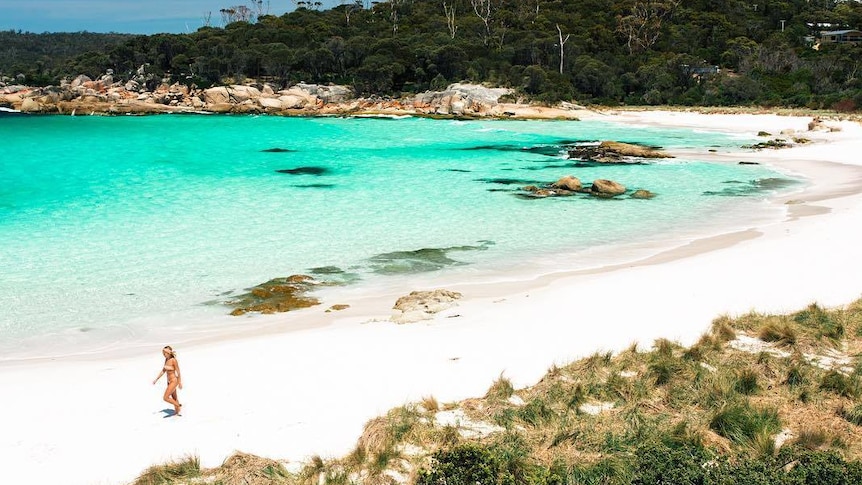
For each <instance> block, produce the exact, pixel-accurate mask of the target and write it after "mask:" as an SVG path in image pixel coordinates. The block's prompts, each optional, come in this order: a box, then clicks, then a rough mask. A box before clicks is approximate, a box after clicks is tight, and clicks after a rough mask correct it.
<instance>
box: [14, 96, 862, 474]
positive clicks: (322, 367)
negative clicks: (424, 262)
mask: <svg viewBox="0 0 862 485" xmlns="http://www.w3.org/2000/svg"><path fill="white" fill-rule="evenodd" d="M589 116H596V117H601V119H603V120H608V121H619V122H621V123H629V124H633V125H662V126H684V127H696V128H699V129H704V130H721V131H726V132H741V133H748V134H756V133H757V132H758V131H761V130H765V131H768V132H770V133H773V134H775V135H778V133H780V132H781V131H782V130H787V129H791V130H794V131H795V132H796V134H795V135H794V136H799V137H805V138H808V139H810V140H812V143H810V144H804V145H798V146H795V147H793V148H788V149H782V150H762V151H757V152H752V153H750V154H749V155H747V158H748V159H749V160H752V161H757V162H760V163H765V164H771V165H773V166H775V167H777V168H779V169H781V170H785V171H788V172H792V173H793V174H796V175H801V176H804V177H805V178H806V179H808V181H809V182H810V183H809V185H808V186H807V187H806V188H805V190H804V191H801V192H798V193H794V194H792V195H790V196H785V197H783V198H781V199H779V200H776V201H774V203H775V204H779V205H782V206H783V207H786V208H787V209H788V210H787V216H786V217H785V219H784V220H783V221H781V222H777V223H771V224H767V225H764V226H763V227H751V228H745V229H743V230H740V231H738V232H735V233H730V234H723V235H713V236H711V237H705V238H702V239H699V240H694V241H689V240H680V241H679V247H678V248H675V249H672V250H669V251H663V252H661V253H659V254H654V255H652V256H650V257H648V258H646V259H640V260H633V261H628V262H623V263H621V264H616V265H613V266H609V267H605V268H596V269H591V270H588V271H580V272H570V273H558V274H551V275H544V276H541V277H535V276H533V277H531V278H529V279H526V280H521V279H519V278H518V277H517V275H513V276H512V279H511V281H508V282H506V283H498V284H493V285H491V284H469V283H460V284H456V285H453V286H451V287H449V286H447V289H450V290H455V291H459V292H461V293H462V294H463V295H464V298H463V300H462V301H461V302H460V304H459V306H457V307H455V308H451V309H449V310H445V311H443V312H441V313H440V314H438V315H437V317H436V318H434V319H432V320H426V321H422V322H417V323H412V324H405V325H396V324H394V323H392V322H389V321H387V318H388V317H389V316H390V315H391V313H392V310H391V307H392V305H393V303H394V302H395V299H396V298H397V297H398V296H401V295H405V294H407V293H409V292H410V291H412V290H424V289H430V288H403V289H402V290H403V291H400V292H399V294H397V295H380V296H379V297H376V298H372V299H366V300H365V301H359V302H352V301H344V302H338V303H347V304H350V305H351V308H349V309H347V310H344V311H342V312H332V313H324V310H325V309H326V308H325V307H326V305H324V306H323V307H318V308H313V309H309V310H307V311H304V316H303V317H302V322H303V324H302V325H299V327H300V328H299V329H296V326H294V327H292V328H294V330H291V331H284V330H283V329H282V328H280V327H281V325H279V324H278V321H279V319H280V318H285V317H271V319H272V321H273V322H275V323H273V324H271V325H269V326H268V328H267V329H265V330H262V331H260V332H257V333H256V334H255V335H244V336H232V337H225V338H220V339H211V340H209V341H206V342H197V343H187V344H182V343H177V342H165V343H166V344H172V345H174V348H175V349H176V350H177V351H178V354H177V357H178V359H179V362H180V365H181V368H182V375H183V383H184V389H182V390H181V391H180V400H181V402H183V403H184V408H183V409H184V411H183V416H181V417H169V413H168V412H167V409H168V408H169V407H170V406H168V405H167V403H164V402H162V400H161V395H162V392H163V389H164V387H163V386H164V380H163V381H161V382H159V383H158V384H157V385H156V386H153V385H152V379H153V378H155V376H156V375H157V374H158V372H159V370H160V368H161V365H162V357H161V352H160V350H161V349H160V348H159V347H156V348H152V349H148V350H147V353H146V354H138V353H134V355H125V356H123V355H117V354H116V353H107V354H94V355H78V356H70V357H66V358H55V359H50V360H22V361H11V362H10V361H6V362H3V363H0V390H2V394H3V395H2V399H0V403H2V404H0V410H2V412H0V457H2V458H0V483H10V484H12V483H21V484H24V483H26V484H67V485H78V484H80V485H85V484H86V485H89V484H119V483H129V482H131V481H132V480H134V478H135V477H136V476H137V475H138V474H139V473H140V472H142V471H143V470H144V469H145V468H147V467H148V466H150V465H154V464H159V463H162V462H165V461H168V460H171V459H178V458H182V457H184V456H186V455H198V456H199V457H200V459H201V465H202V466H204V467H212V466H217V465H219V464H220V463H221V462H222V461H223V460H224V459H225V458H227V457H228V456H229V455H231V454H232V453H233V452H234V451H243V452H247V453H253V454H257V455H262V456H266V457H269V458H274V459H279V460H286V461H290V462H300V461H303V460H305V459H307V458H309V457H311V456H313V455H316V454H318V455H321V456H324V457H326V456H340V455H343V454H346V453H348V452H349V451H350V450H351V449H352V447H353V445H354V444H355V442H356V439H357V438H358V437H359V435H360V433H361V432H362V429H363V425H364V424H365V423H366V422H367V421H368V420H369V419H371V418H373V417H375V416H377V415H379V414H382V413H385V412H386V411H387V410H389V409H390V408H392V407H395V406H399V405H402V404H405V403H407V402H410V401H415V400H419V399H421V398H422V397H424V396H434V397H435V398H436V399H437V400H438V401H440V402H441V403H442V402H447V401H453V400H458V399H463V398H467V397H471V396H480V395H483V394H484V393H485V391H486V390H487V389H488V387H489V386H490V385H491V383H492V382H493V381H494V380H495V379H496V378H497V377H499V376H500V375H501V373H502V374H503V375H505V376H506V377H508V378H509V379H511V380H512V382H513V383H514V384H515V386H516V387H520V386H527V385H531V384H533V383H535V382H536V381H537V380H538V379H539V378H540V377H541V376H542V374H544V372H545V371H547V369H548V368H549V367H551V366H552V365H553V364H555V363H564V362H569V361H571V360H574V359H576V358H578V357H581V356H584V355H587V354H591V353H593V352H595V351H597V350H619V349H622V348H625V347H627V346H628V345H629V344H631V343H632V342H639V343H641V344H642V345H643V346H644V347H648V346H649V345H650V344H651V343H652V342H653V340H654V339H656V338H659V337H667V338H670V339H676V340H679V341H680V342H682V343H686V344H688V343H692V342H693V341H694V340H696V339H697V338H698V337H699V336H700V335H701V334H702V333H703V332H705V331H706V330H707V329H708V327H709V325H710V323H711V321H712V320H713V319H714V318H715V317H717V316H719V315H721V314H724V313H729V314H739V313H744V312H748V311H750V310H757V311H762V312H786V311H793V310H796V309H799V308H801V307H803V306H805V305H807V304H809V303H811V302H815V301H816V302H818V303H820V304H822V305H825V306H836V305H843V304H847V303H849V302H851V301H853V300H855V299H857V298H859V297H860V296H862V276H860V275H862V259H860V258H859V257H858V252H859V248H862V225H860V221H862V156H860V155H862V125H860V124H859V123H855V122H849V121H844V122H838V121H827V122H826V123H827V124H828V125H830V126H834V127H840V128H841V130H840V131H835V132H828V131H817V132H809V131H808V123H809V121H811V118H810V117H786V116H776V115H741V114H737V115H718V114H710V115H707V114H697V113H690V112H659V111H639V112H634V111H626V112H619V113H614V112H609V113H605V114H598V113H593V114H590V115H589ZM698 156H702V157H709V158H710V159H715V160H726V161H727V162H728V163H736V162H737V161H738V160H741V159H742V158H741V157H740V155H738V154H736V155H733V156H729V155H728V154H723V153H707V152H704V153H700V154H698Z"/></svg>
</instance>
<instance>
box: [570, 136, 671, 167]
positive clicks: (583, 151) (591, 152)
mask: <svg viewBox="0 0 862 485" xmlns="http://www.w3.org/2000/svg"><path fill="white" fill-rule="evenodd" d="M569 158H570V159H577V160H581V161H584V162H593V163H599V164H615V163H624V164H631V163H642V162H641V161H640V160H638V159H642V158H673V156H672V155H669V154H667V153H665V152H663V151H660V150H658V149H656V148H652V147H646V146H643V145H635V144H632V143H623V142H619V141H603V142H601V143H599V144H598V145H580V146H576V147H573V148H571V149H569Z"/></svg>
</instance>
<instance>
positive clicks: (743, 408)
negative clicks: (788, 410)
mask: <svg viewBox="0 0 862 485" xmlns="http://www.w3.org/2000/svg"><path fill="white" fill-rule="evenodd" d="M780 427H781V421H780V419H779V418H778V411H777V410H776V409H775V408H770V407H763V408H756V407H753V406H751V405H750V404H749V403H747V402H738V403H732V404H729V405H727V406H725V407H724V408H722V409H721V410H719V411H718V412H717V413H716V414H715V415H714V416H713V417H712V420H710V422H709V428H710V429H712V430H713V431H715V432H716V433H718V434H719V435H721V436H724V437H725V438H728V439H730V440H731V441H734V442H736V443H738V444H742V445H751V444H754V442H755V441H756V440H757V439H760V438H758V436H759V435H761V434H764V433H767V434H769V435H772V434H774V433H776V432H778V430H779V429H780Z"/></svg>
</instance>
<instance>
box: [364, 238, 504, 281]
mask: <svg viewBox="0 0 862 485" xmlns="http://www.w3.org/2000/svg"><path fill="white" fill-rule="evenodd" d="M493 244H494V243H493V242H492V241H480V242H479V244H478V245H476V246H452V247H448V248H422V249H417V250H414V251H394V252H391V253H383V254H378V255H377V256H373V257H371V258H369V259H368V261H369V262H370V263H371V269H372V271H373V272H375V273H377V274H384V275H393V274H413V273H424V272H428V271H436V270H439V269H443V268H446V267H450V266H460V265H463V264H466V263H464V262H462V261H458V260H455V259H452V258H451V257H449V253H451V252H456V251H484V250H486V249H488V247H489V246H491V245H493Z"/></svg>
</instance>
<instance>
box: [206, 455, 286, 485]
mask: <svg viewBox="0 0 862 485" xmlns="http://www.w3.org/2000/svg"><path fill="white" fill-rule="evenodd" d="M207 476H208V477H212V478H213V479H214V481H215V482H216V483H223V484H225V485H232V484H237V485H239V484H243V485H274V484H282V483H283V484H287V483H290V482H289V478H290V474H289V473H288V472H287V470H285V469H284V467H283V466H281V463H279V462H277V461H275V460H271V459H268V458H261V457H259V456H255V455H249V454H247V453H235V454H234V455H232V456H230V457H229V458H228V459H227V460H225V461H224V463H223V464H222V466H220V467H219V468H216V469H215V471H214V472H213V473H211V474H210V473H207Z"/></svg>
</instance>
